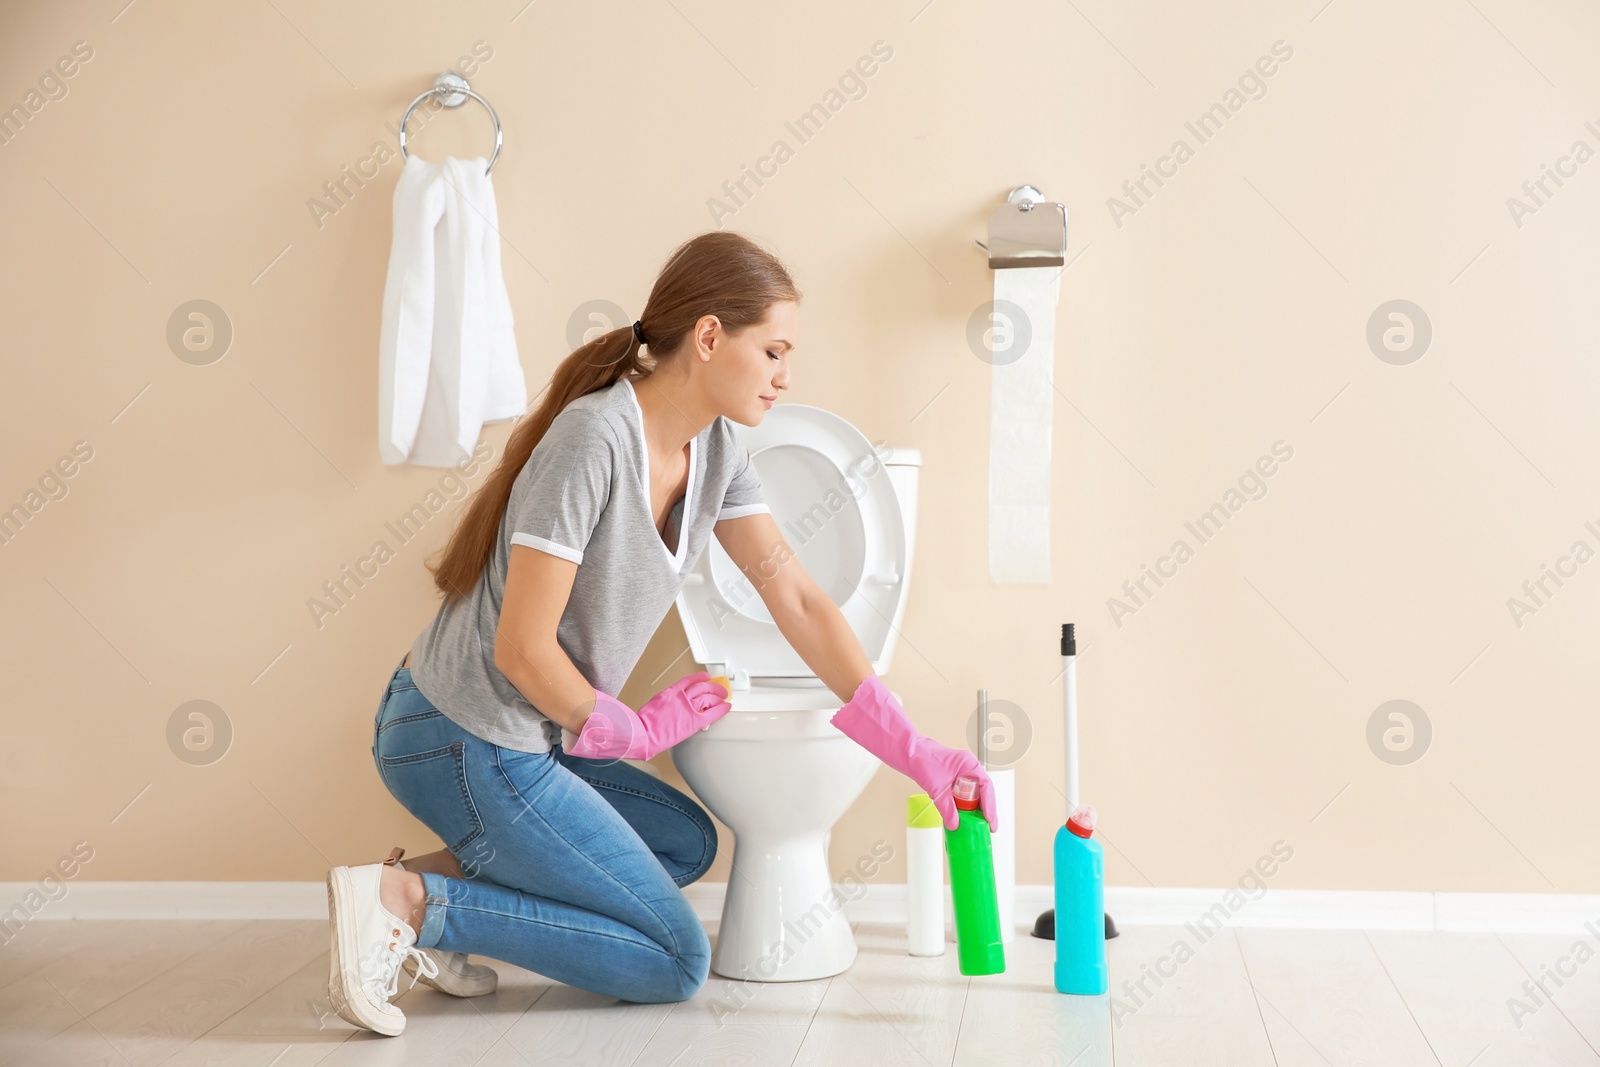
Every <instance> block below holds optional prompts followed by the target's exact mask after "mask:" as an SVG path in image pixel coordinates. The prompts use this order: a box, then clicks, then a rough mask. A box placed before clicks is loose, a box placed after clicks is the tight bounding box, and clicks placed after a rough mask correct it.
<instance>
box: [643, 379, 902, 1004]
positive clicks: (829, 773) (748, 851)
mask: <svg viewBox="0 0 1600 1067" xmlns="http://www.w3.org/2000/svg"><path fill="white" fill-rule="evenodd" d="M735 430H736V432H737V434H738V436H739V439H740V441H741V442H742V443H743V444H744V445H745V447H746V448H748V449H749V451H750V455H751V460H752V462H753V463H754V464H755V466H756V471H757V473H758V475H759V476H760V478H761V488H762V492H763V495H764V497H765V499H766V502H767V505H768V506H769V507H770V508H771V509H772V515H773V518H774V519H775V520H776V521H777V523H778V526H779V528H780V529H782V531H783V534H784V539H785V540H786V541H787V542H788V544H789V547H790V548H791V549H793V550H794V552H795V555H796V556H797V557H798V559H799V560H800V563H801V565H802V566H804V567H805V569H806V573H808V574H810V575H811V577H812V578H813V579H814V580H815V581H816V582H817V584H818V585H819V586H821V587H822V589H823V590H824V591H825V592H826V593H827V594H828V595H829V596H830V597H832V598H833V601H834V603H835V604H837V605H839V608H840V610H841V611H842V612H843V614H844V616H845V618H846V619H848V620H849V622H850V627H851V629H852V630H854V631H855V634H856V636H857V637H858V638H859V639H860V641H861V644H862V647H863V648H864V649H865V650H866V653H867V656H868V658H869V659H870V660H871V662H872V669H873V671H874V673H876V674H879V675H881V676H887V674H888V672H889V666H890V663H891V661H892V659H893V657H894V650H895V642H896V637H897V635H898V631H899V627H900V622H901V618H902V617H903V615H904V613H905V606H906V590H907V588H908V587H909V583H910V577H911V559H912V555H913V550H914V547H915V540H916V539H915V536H914V531H915V529H916V522H915V519H916V510H917V475H918V473H919V469H920V467H921V465H922V455H921V453H920V452H919V451H917V450H916V449H913V448H882V449H874V447H873V445H872V443H871V442H870V441H868V440H867V439H866V437H864V436H863V435H862V434H861V432H860V431H859V430H857V429H856V428H855V427H854V426H852V425H851V424H850V423H849V422H847V421H846V420H844V419H842V418H840V417H839V416H838V415H835V414H833V413H832V412H830V411H827V410H825V409H823V408H819V407H811V406H808V405H804V404H784V405H781V406H779V407H776V408H774V409H773V410H772V411H771V412H769V413H768V414H767V416H766V417H765V418H764V419H763V420H762V422H761V424H760V425H759V426H754V427H745V426H736V427H735ZM676 607H677V610H678V617H679V618H680V619H681V620H682V622H683V628H684V631H685V632H686V633H687V635H688V638H689V646H690V649H691V651H692V652H693V654H694V657H695V659H697V660H698V661H699V662H700V663H702V664H704V665H705V669H706V670H707V671H709V672H711V673H712V674H722V675H727V676H728V677H729V678H730V679H731V680H732V692H731V695H730V697H729V703H730V704H731V705H732V710H731V711H729V712H728V714H726V715H725V716H723V717H722V718H721V719H720V720H718V721H717V722H716V723H714V724H713V725H712V726H711V727H710V728H708V729H706V730H702V731H699V732H697V733H695V734H693V735H692V736H691V737H689V738H688V739H687V740H685V741H683V742H680V743H679V744H678V746H677V747H676V748H674V749H673V761H674V762H675V763H676V764H677V767H678V770H679V772H680V773H681V774H682V775H683V777H684V780H685V781H686V782H688V783H689V786H690V788H691V789H693V790H694V792H695V794H696V795H697V796H699V798H700V800H701V801H702V802H703V803H704V804H705V805H706V807H707V808H709V809H710V810H711V812H712V814H714V815H715V816H716V817H717V818H718V819H721V820H722V822H723V823H725V824H726V825H727V826H728V828H729V829H731V830H732V831H733V835H734V851H733V870H732V872H731V873H730V874H729V876H728V891H727V896H726V898H725V900H724V902H723V906H722V922H721V925H720V928H719V931H718V934H717V946H716V949H715V951H714V952H713V954H712V958H711V969H712V970H713V971H714V972H716V973H717V974H719V975H722V976H723V977H725V978H734V979H744V980H750V981H766V982H796V981H805V980H809V979H814V978H827V977H830V976H832V975H835V974H839V973H840V972H841V971H844V970H845V969H847V968H848V967H849V966H850V965H851V964H852V963H853V962H855V957H856V944H855V938H854V937H853V936H852V935H851V932H850V924H849V920H848V919H847V918H846V917H845V914H844V911H843V899H842V898H841V896H840V894H838V893H836V892H834V891H833V885H832V877H831V874H830V871H829V866H828V835H829V831H830V830H831V829H832V827H833V824H834V823H835V822H836V821H837V820H838V819H839V817H840V816H842V815H843V814H844V813H845V811H846V809H848V808H849V807H850V805H851V804H853V803H854V802H855V800H856V798H857V797H859V796H860V795H861V791H862V790H863V789H865V788H866V785H867V782H868V781H869V780H870V779H871V778H872V776H873V774H875V773H876V772H877V770H878V768H879V767H880V766H881V764H880V763H879V761H878V760H877V758H876V757H874V756H873V755H872V754H871V753H869V752H867V751H866V750H865V749H863V748H862V747H861V746H859V745H857V744H856V743H855V742H854V741H852V740H851V739H850V738H848V737H846V736H845V735H844V734H842V733H840V732H839V731H838V730H837V729H835V728H834V727H833V725H832V724H831V723H830V722H829V720H830V719H832V718H833V716H834V714H835V713H836V712H837V711H838V710H839V707H840V704H841V701H840V699H839V697H838V696H837V695H835V694H834V693H833V692H832V691H831V690H830V689H829V688H828V687H827V685H826V684H825V683H824V682H823V681H822V680H821V679H820V678H818V677H817V676H816V675H815V674H814V673H812V671H811V669H810V668H809V667H807V666H806V665H805V663H804V662H803V661H802V660H801V659H800V657H799V655H797V654H796V653H795V651H794V650H793V649H792V648H790V647H789V643H788V642H787V641H786V640H785V639H784V637H783V635H782V634H781V633H779V632H778V628H777V626H776V625H775V624H774V623H773V621H772V616H771V615H770V614H768V612H767V610H766V606H765V605H764V604H763V603H762V602H761V597H760V596H759V595H758V594H757V593H756V591H755V588H754V587H753V586H752V585H751V584H750V582H749V581H748V580H747V579H746V578H745V576H744V574H743V573H742V572H741V571H740V570H739V569H738V568H737V567H736V566H734V564H733V561H732V559H730V558H729V557H728V554H727V553H726V552H724V551H723V550H722V546H721V545H720V544H719V543H718V542H717V540H716V539H715V538H712V540H711V542H710V544H709V545H708V546H707V550H706V551H705V552H704V553H703V554H702V555H701V557H700V560H699V561H698V562H697V563H696V564H695V567H694V569H693V570H692V571H691V572H690V573H688V574H686V575H685V576H684V584H683V588H682V590H681V591H680V592H679V594H678V598H677V601H676ZM898 695H899V694H896V697H897V698H898ZM847 697H848V694H847ZM908 787H909V783H908ZM845 866H849V864H845ZM851 884H852V885H854V884H855V883H851Z"/></svg>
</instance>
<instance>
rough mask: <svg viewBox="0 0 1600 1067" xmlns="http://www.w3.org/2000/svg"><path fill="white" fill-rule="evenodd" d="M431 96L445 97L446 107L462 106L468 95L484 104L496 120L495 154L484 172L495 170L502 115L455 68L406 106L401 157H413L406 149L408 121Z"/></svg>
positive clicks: (402, 124) (403, 118)
mask: <svg viewBox="0 0 1600 1067" xmlns="http://www.w3.org/2000/svg"><path fill="white" fill-rule="evenodd" d="M430 96H442V97H444V99H443V100H441V101H440V103H442V104H443V105H444V106H445V107H460V106H461V105H462V104H464V103H466V102H467V97H469V96H470V97H472V99H474V100H476V101H477V102H478V103H480V104H482V105H483V109H484V110H485V111H487V112H488V113H489V118H490V119H491V120H492V121H493V122H494V154H493V155H491V156H490V157H489V165H488V166H487V167H485V168H484V171H483V173H484V174H488V173H489V172H490V171H491V170H494V161H495V160H496V159H498V158H499V156H500V144H501V140H502V134H501V130H500V116H499V115H496V114H495V113H494V108H492V107H490V106H489V101H487V100H485V99H484V98H483V97H481V96H479V95H478V94H477V93H475V92H473V91H472V86H470V85H468V84H467V79H465V78H463V77H462V76H461V75H459V74H457V73H456V72H455V71H453V70H447V71H445V72H444V73H443V74H441V75H439V76H438V77H437V78H435V79H433V88H431V89H425V90H423V91H422V92H421V93H419V94H418V95H417V98H416V99H415V100H413V101H411V106H410V107H408V108H406V113H405V114H404V115H402V116H400V158H401V159H405V160H409V159H410V158H411V155H410V153H408V152H407V151H406V122H407V121H408V120H409V119H410V118H411V113H412V112H413V111H415V110H416V109H417V105H418V104H420V103H422V102H423V101H424V100H426V99H428V97H430Z"/></svg>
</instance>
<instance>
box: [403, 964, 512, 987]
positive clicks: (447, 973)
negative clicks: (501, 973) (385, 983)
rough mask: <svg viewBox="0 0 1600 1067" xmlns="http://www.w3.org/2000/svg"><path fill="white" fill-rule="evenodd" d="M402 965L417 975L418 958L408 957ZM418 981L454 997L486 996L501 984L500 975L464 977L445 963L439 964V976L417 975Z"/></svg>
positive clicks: (408, 972) (409, 972)
mask: <svg viewBox="0 0 1600 1067" xmlns="http://www.w3.org/2000/svg"><path fill="white" fill-rule="evenodd" d="M435 962H437V961H435ZM400 966H401V968H402V969H403V970H404V971H405V972H406V973H407V974H409V975H413V976H416V974H417V961H416V960H414V959H411V958H409V957H408V958H407V959H406V961H405V963H403V964H401V965H400ZM417 981H418V982H421V983H422V984H423V985H426V986H432V987H433V988H435V989H437V990H438V991H439V992H441V993H448V994H449V995H450V996H452V997H481V996H486V995H488V994H490V993H493V992H494V991H495V989H496V988H497V986H498V985H499V978H498V976H496V977H495V978H488V979H470V978H462V977H461V976H460V975H457V974H456V973H455V972H454V971H452V970H450V968H448V967H446V966H445V965H444V964H443V963H440V964H439V977H437V978H429V977H428V976H427V975H425V974H424V975H421V976H420V977H417Z"/></svg>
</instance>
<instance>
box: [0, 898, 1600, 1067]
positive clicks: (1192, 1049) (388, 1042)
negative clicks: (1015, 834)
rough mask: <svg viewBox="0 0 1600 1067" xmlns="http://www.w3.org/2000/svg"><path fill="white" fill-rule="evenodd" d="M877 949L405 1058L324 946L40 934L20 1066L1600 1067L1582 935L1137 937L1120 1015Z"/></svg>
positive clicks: (1029, 955) (274, 939) (121, 927)
mask: <svg viewBox="0 0 1600 1067" xmlns="http://www.w3.org/2000/svg"><path fill="white" fill-rule="evenodd" d="M714 933H715V930H714V928H713V934H714ZM856 935H857V939H858V941H859V942H860V946H861V954H860V956H859V958H858V959H857V961H856V964H855V966H854V967H852V968H851V969H850V970H849V971H847V972H846V973H844V974H842V975H839V976H838V977H836V978H833V979H831V980H827V981H819V982H807V983H797V984H789V985H759V984H750V985H744V986H740V985H739V984H737V983H733V982H728V981H724V980H722V979H718V978H715V977H713V978H712V979H711V981H710V982H708V983H707V984H706V986H705V988H704V989H702V990H701V992H700V993H699V994H698V995H697V996H696V997H695V998H694V999H693V1000H690V1001H688V1002H685V1003H682V1004H665V1005H623V1004H618V1003H617V1002H615V1001H607V1000H605V999H603V998H600V997H596V996H593V995H590V994H588V993H583V992H579V991H577V990H575V989H572V988H570V987H567V986H562V985H558V984H555V983H552V982H549V981H547V980H545V979H543V978H541V977H539V976H538V975H535V974H532V973H530V972H528V971H524V970H521V969H519V968H515V967H511V966H509V965H505V964H498V963H497V964H495V966H496V967H497V968H498V969H499V971H500V989H499V991H498V992H497V993H495V994H493V995H492V996H488V997H480V998H477V999H475V1000H458V999H455V998H452V997H447V996H445V995H443V994H441V993H438V992H436V991H434V990H432V989H428V988H427V987H425V986H421V985H419V986H417V987H416V988H415V989H412V990H405V989H404V985H405V982H406V981H408V979H405V978H402V983H401V985H402V993H401V996H400V998H399V1000H398V1001H397V1003H399V1005H400V1006H401V1007H402V1009H403V1010H404V1011H405V1012H406V1015H407V1017H408V1019H409V1022H408V1025H407V1029H406V1032H405V1034H404V1035H403V1036H401V1037H398V1038H386V1037H380V1036H378V1035H376V1034H372V1033H368V1032H366V1031H358V1030H356V1029H355V1028H353V1027H351V1026H349V1025H348V1024H346V1023H345V1022H344V1021H342V1020H341V1019H339V1018H338V1017H337V1016H335V1015H333V1014H332V1013H331V1012H329V1011H328V1010H327V1004H326V1001H325V999H324V997H325V993H324V987H325V982H326V976H327V940H328V934H327V925H326V923H323V922H302V921H288V920H283V921H226V922H134V923H111V922H71V921H56V922H46V921H39V922H35V923H33V924H31V925H30V926H28V927H27V928H25V929H24V930H23V931H22V932H21V934H20V935H19V936H18V937H16V938H15V939H14V940H13V941H12V942H11V943H10V944H9V945H7V946H5V947H4V948H0V1064H6V1065H11V1064H15V1065H17V1067H24V1065H26V1067H34V1065H50V1067H68V1065H75V1064H102V1065H107V1067H110V1065H136V1067H143V1065H146V1064H152V1065H153V1064H162V1063H165V1064H173V1065H182V1067H209V1065H220V1064H229V1065H232V1064H244V1065H258V1067H269V1065H270V1067H293V1065H305V1064H314V1063H315V1064H327V1065H330V1067H332V1065H340V1064H385V1065H388V1064H427V1065H436V1064H456V1065H460V1067H469V1065H473V1064H476V1065H478V1067H517V1065H525V1064H636V1065H646V1064H651V1065H673V1067H687V1065H690V1064H702V1063H704V1064H711V1063H721V1064H791V1063H792V1064H819V1065H826V1067H833V1065H855V1064H870V1065H872V1067H888V1065H895V1064H916V1065H938V1064H952V1063H954V1064H979V1063H995V1064H1004V1065H1006V1067H1020V1065H1023V1064H1064V1065H1071V1067H1091V1065H1099V1064H1111V1063H1115V1064H1117V1065H1118V1067H1125V1065H1134V1064H1141V1065H1142V1064H1174V1065H1179V1067H1200V1065H1206V1064H1219V1065H1226V1067H1250V1065H1254V1064H1273V1065H1277V1067H1291V1065H1293V1067H1299V1065H1308V1067H1309V1065H1313V1064H1318V1065H1323V1064H1325V1065H1331V1067H1344V1065H1347V1064H1350V1065H1354V1064H1362V1065H1375V1064H1396V1065H1403V1067H1415V1065H1427V1064H1434V1065H1438V1067H1468V1065H1471V1067H1495V1065H1502V1064H1504V1065H1517V1067H1522V1065H1529V1064H1596V1065H1600V1055H1597V1054H1596V1052H1595V1049H1596V1047H1600V959H1589V958H1587V956H1586V958H1585V961H1584V962H1582V963H1576V962H1575V959H1574V958H1571V957H1570V956H1569V954H1570V953H1571V952H1572V949H1573V946H1574V944H1575V942H1576V941H1577V940H1578V938H1576V937H1570V936H1565V935H1510V934H1504V935H1495V934H1465V933H1395V932H1377V931H1374V932H1370V933H1367V932H1362V931H1359V930H1356V931H1326V930H1320V931H1305V930H1250V929H1246V930H1238V931H1229V930H1224V931H1222V932H1220V933H1218V934H1217V935H1215V936H1214V937H1212V938H1211V939H1210V940H1208V941H1206V942H1204V943H1199V942H1198V939H1197V938H1196V936H1195V935H1194V934H1193V933H1192V932H1190V931H1187V930H1184V929H1182V928H1176V927H1174V928H1166V927H1139V928H1129V929H1127V930H1124V932H1123V935H1122V936H1121V937H1120V938H1117V939H1116V940H1114V941H1112V942H1111V943H1110V945H1109V955H1110V963H1111V973H1112V993H1113V995H1115V996H1116V997H1117V1000H1116V1001H1113V1000H1111V998H1110V997H1094V998H1079V997H1065V996H1060V995H1058V994H1057V993H1055V992H1054V991H1053V990H1052V988H1051V984H1050V973H1051V962H1052V959H1053V954H1052V949H1053V946H1052V945H1051V943H1049V942H1044V941H1036V940H1034V939H1033V938H1030V937H1027V936H1021V937H1019V938H1018V940H1017V941H1015V942H1014V943H1013V944H1012V945H1010V946H1008V963H1009V968H1008V970H1007V973H1005V974H1003V975H996V976H993V977H987V978H975V979H966V978H963V977H961V975H960V974H959V973H958V971H957V969H956V957H955V951H954V946H953V945H952V946H950V948H949V950H948V951H947V952H946V953H945V955H944V956H942V957H939V958H936V959H914V958H912V957H910V956H907V955H906V954H905V952H904V945H905V941H904V936H903V934H902V932H901V931H900V930H898V929H896V928H894V927H886V926H868V925H860V926H858V927H857V930H856ZM1180 938H1182V939H1184V940H1185V941H1186V942H1187V943H1188V946H1189V947H1190V948H1191V949H1193V955H1192V957H1191V958H1188V959H1186V960H1185V961H1184V962H1183V963H1182V964H1181V965H1178V966H1176V967H1174V960H1173V959H1172V958H1171V957H1170V956H1169V953H1170V952H1171V950H1172V948H1173V946H1174V943H1175V942H1176V941H1177V940H1178V939H1180ZM1590 947H1591V948H1592V944H1591V946H1590ZM1564 956H1568V957H1569V959H1568V962H1567V963H1564V964H1562V965H1561V966H1560V970H1562V971H1565V972H1567V974H1570V975H1572V976H1571V977H1565V978H1563V979H1562V981H1563V983H1564V984H1563V985H1561V986H1560V987H1559V988H1557V986H1556V985H1555V983H1554V982H1553V981H1551V980H1549V979H1548V978H1547V979H1546V983H1545V984H1546V986H1547V988H1549V989H1550V990H1551V991H1552V992H1553V993H1554V997H1553V999H1546V998H1545V997H1544V996H1543V995H1542V994H1541V995H1540V996H1539V1002H1538V1003H1535V1002H1534V1001H1533V1000H1532V999H1530V998H1529V997H1528V995H1527V993H1526V992H1525V990H1524V988H1523V986H1524V983H1525V982H1527V981H1529V980H1530V979H1531V978H1532V977H1533V976H1535V975H1541V976H1542V975H1544V974H1546V973H1549V972H1545V971H1544V970H1543V968H1545V967H1547V966H1548V967H1551V968H1555V966H1556V964H1557V962H1558V961H1559V960H1560V959H1561V958H1562V957H1564ZM1163 957H1167V958H1166V959H1165V960H1164V959H1163ZM1574 966H1576V973H1575V974H1573V973H1572V972H1573V970H1574ZM1152 971H1154V972H1157V973H1164V974H1165V975H1168V976H1170V977H1163V978H1162V979H1161V983H1160V985H1159V987H1158V986H1157V984H1156V981H1155V979H1154V978H1152V977H1149V975H1150V974H1151V973H1152ZM1142 976H1143V977H1144V991H1143V992H1141V991H1140V990H1138V989H1137V988H1134V989H1131V990H1125V989H1123V987H1122V984H1123V982H1124V981H1131V982H1137V981H1138V980H1139V979H1140V978H1141V977H1142ZM1512 997H1521V998H1522V999H1523V1002H1524V1004H1525V1005H1526V1006H1527V1007H1528V1008H1529V1009H1532V1012H1531V1014H1528V1015H1526V1016H1524V1017H1522V1018H1521V1019H1520V1020H1517V1019H1514V1018H1513V1016H1512V1014H1511V1012H1510V1011H1509V1010H1508V1007H1507V1001H1508V999H1509V998H1512ZM1114 1007H1115V1008H1117V1011H1116V1019H1115V1021H1113V1008H1114ZM1122 1009H1127V1010H1122ZM1519 1022H1520V1025H1519Z"/></svg>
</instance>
